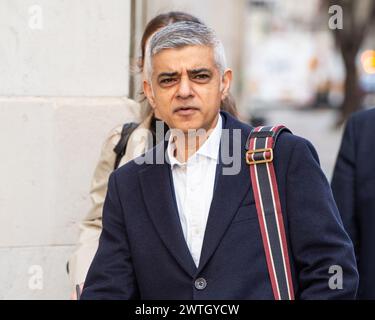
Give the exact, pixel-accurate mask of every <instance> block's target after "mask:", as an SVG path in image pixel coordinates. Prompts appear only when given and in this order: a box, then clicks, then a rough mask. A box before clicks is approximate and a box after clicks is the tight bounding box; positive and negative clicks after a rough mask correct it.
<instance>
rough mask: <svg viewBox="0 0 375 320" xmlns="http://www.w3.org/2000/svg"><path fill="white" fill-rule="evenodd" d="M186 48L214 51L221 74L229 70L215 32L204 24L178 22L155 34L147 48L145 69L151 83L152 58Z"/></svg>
mask: <svg viewBox="0 0 375 320" xmlns="http://www.w3.org/2000/svg"><path fill="white" fill-rule="evenodd" d="M186 46H207V47H211V48H213V50H214V59H215V64H216V66H217V67H218V68H219V70H220V72H221V74H224V71H225V69H226V68H227V63H226V58H225V51H224V46H223V44H222V43H221V41H220V40H219V39H218V38H217V36H216V34H215V32H214V31H213V30H212V29H211V28H209V27H207V26H206V25H204V24H202V23H196V22H191V21H183V22H176V23H172V24H170V25H167V26H166V27H164V28H162V29H160V30H159V31H158V32H156V33H154V34H153V36H152V37H151V39H150V40H149V42H148V44H147V47H146V54H145V67H146V74H147V78H148V80H149V81H151V76H152V72H153V66H152V57H153V56H155V55H156V54H158V53H159V52H160V51H162V50H165V49H175V48H182V47H186Z"/></svg>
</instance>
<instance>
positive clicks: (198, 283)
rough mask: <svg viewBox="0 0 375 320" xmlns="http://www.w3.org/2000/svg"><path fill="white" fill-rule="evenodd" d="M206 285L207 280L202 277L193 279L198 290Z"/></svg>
mask: <svg viewBox="0 0 375 320" xmlns="http://www.w3.org/2000/svg"><path fill="white" fill-rule="evenodd" d="M206 287H207V281H206V279H204V278H198V279H197V280H195V288H196V289H198V290H204V289H205V288H206Z"/></svg>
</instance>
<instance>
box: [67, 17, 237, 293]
mask: <svg viewBox="0 0 375 320" xmlns="http://www.w3.org/2000/svg"><path fill="white" fill-rule="evenodd" d="M179 21H192V22H196V23H200V24H203V22H202V21H200V20H199V19H198V18H196V17H194V16H193V15H191V14H188V13H184V12H176V11H172V12H168V13H164V14H159V15H157V16H156V17H154V18H153V19H152V20H150V21H149V23H148V24H147V26H146V28H145V30H144V33H143V36H142V39H141V56H140V58H139V61H138V68H139V69H140V71H141V72H142V74H143V71H144V57H145V50H146V44H147V41H148V40H149V38H150V37H151V36H152V35H153V34H154V33H155V32H156V31H157V30H159V29H161V28H163V27H165V26H166V25H169V24H172V23H175V22H179ZM140 95H141V96H142V101H141V103H143V102H145V100H146V99H145V97H144V94H143V92H141V93H140ZM128 101H129V103H131V104H137V102H135V101H132V100H128ZM129 107H133V108H134V106H133V105H132V106H129ZM143 107H144V109H145V110H143V112H142V116H141V117H142V121H141V123H140V124H135V123H125V125H119V126H117V127H116V128H114V129H113V130H112V131H111V132H110V133H109V134H108V136H107V138H106V139H105V141H104V144H103V147H102V150H101V154H100V158H99V161H98V164H97V166H96V169H95V172H94V176H93V179H92V182H91V190H90V198H91V200H92V207H91V209H90V211H89V212H88V214H87V215H86V217H85V218H84V220H83V221H82V222H81V223H80V227H79V228H80V232H79V240H78V244H77V247H76V249H75V251H74V252H73V254H72V255H71V257H70V259H69V261H68V273H69V278H70V281H71V284H72V286H73V288H74V290H73V292H72V295H71V299H76V298H77V294H76V289H75V287H76V286H77V285H79V286H80V288H81V289H82V287H83V283H84V280H85V278H86V274H87V271H88V269H89V267H90V264H91V262H92V260H93V257H94V255H95V253H96V250H97V248H98V242H99V236H100V234H101V231H102V210H103V203H104V198H105V195H106V193H107V188H108V178H109V176H110V174H111V172H112V171H113V170H114V169H116V168H117V167H121V166H122V165H124V164H125V163H127V162H129V161H130V160H132V159H134V158H136V157H137V156H139V155H141V154H143V153H144V152H145V151H147V150H148V149H149V148H150V147H151V146H153V145H155V144H157V143H158V142H159V140H160V137H156V134H155V132H156V121H157V120H160V119H161V118H160V115H159V114H158V112H157V110H156V111H154V110H153V109H152V108H151V107H150V106H149V104H148V103H143ZM139 108H141V105H139ZM221 108H222V110H225V111H227V112H229V113H231V114H232V115H233V116H234V117H237V110H236V105H235V102H234V99H233V97H232V96H231V95H230V94H229V95H228V97H227V98H226V99H225V101H223V103H222V106H221ZM167 130H168V127H167V126H165V128H164V132H167ZM150 131H151V132H152V139H153V141H149V140H150V138H149V137H150V136H149V135H148V134H147V133H148V132H150ZM161 138H162V139H164V137H161ZM114 149H115V150H114Z"/></svg>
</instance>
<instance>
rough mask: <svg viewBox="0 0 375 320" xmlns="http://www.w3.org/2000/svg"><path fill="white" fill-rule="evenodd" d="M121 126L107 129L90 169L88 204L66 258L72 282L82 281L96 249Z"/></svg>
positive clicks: (74, 283) (73, 283)
mask: <svg viewBox="0 0 375 320" xmlns="http://www.w3.org/2000/svg"><path fill="white" fill-rule="evenodd" d="M121 128H122V126H118V127H116V128H115V129H113V130H112V131H111V132H110V133H109V135H108V137H107V138H106V140H105V142H104V144H103V147H102V150H101V153H100V157H99V161H98V163H97V165H96V168H95V171H94V175H93V178H92V181H91V189H90V199H91V208H90V211H89V212H88V213H87V215H86V216H85V218H84V219H83V220H82V221H81V222H80V224H79V239H78V244H77V247H76V249H75V251H74V252H73V254H72V255H71V257H70V259H69V262H68V263H69V278H70V281H71V284H72V286H75V285H76V284H81V283H83V282H84V281H85V278H86V275H87V271H88V269H89V267H90V264H91V262H92V260H93V258H94V255H95V253H96V250H97V249H98V242H99V237H100V233H101V232H102V211H103V203H104V199H105V195H106V193H107V187H108V179H109V176H110V174H111V173H112V171H113V167H114V163H115V159H116V155H115V153H114V152H113V148H114V147H115V146H116V144H117V143H118V141H119V140H120V136H121Z"/></svg>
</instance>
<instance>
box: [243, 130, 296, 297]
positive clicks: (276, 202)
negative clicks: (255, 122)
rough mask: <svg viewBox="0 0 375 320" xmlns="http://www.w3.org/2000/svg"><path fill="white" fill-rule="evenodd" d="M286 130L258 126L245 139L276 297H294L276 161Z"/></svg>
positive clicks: (268, 265)
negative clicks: (283, 132) (283, 133)
mask: <svg viewBox="0 0 375 320" xmlns="http://www.w3.org/2000/svg"><path fill="white" fill-rule="evenodd" d="M285 130H286V131H289V130H288V129H287V128H286V127H284V126H277V127H257V128H255V129H254V130H253V131H252V132H251V133H250V135H249V138H248V140H247V142H246V146H247V152H246V162H247V164H248V165H249V166H250V176H251V183H252V187H253V192H254V198H255V204H256V209H257V213H258V220H259V225H260V230H261V234H262V241H263V247H264V251H265V255H266V260H267V267H268V273H269V276H270V281H271V285H272V291H273V295H274V297H275V300H294V290H293V283H292V277H291V271H290V262H289V255H288V247H287V241H286V235H285V228H284V222H283V216H282V212H281V205H280V198H279V192H278V187H277V181H276V174H275V169H274V165H273V155H274V147H275V144H276V140H277V137H278V136H279V134H280V133H281V132H282V131H285ZM289 132H290V131H289Z"/></svg>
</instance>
